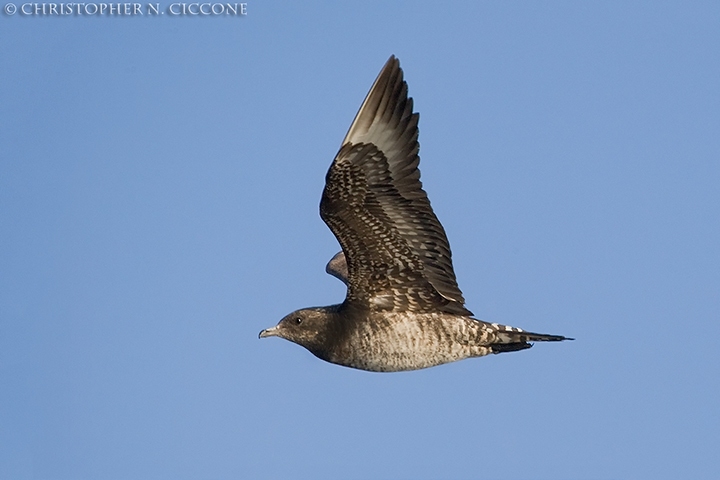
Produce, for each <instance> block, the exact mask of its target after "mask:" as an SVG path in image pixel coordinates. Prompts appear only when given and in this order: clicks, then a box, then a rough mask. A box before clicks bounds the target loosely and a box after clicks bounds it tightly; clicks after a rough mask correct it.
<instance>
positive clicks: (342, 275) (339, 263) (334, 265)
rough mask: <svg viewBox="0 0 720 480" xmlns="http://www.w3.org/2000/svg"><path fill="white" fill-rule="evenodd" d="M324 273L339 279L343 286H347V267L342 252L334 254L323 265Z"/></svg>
mask: <svg viewBox="0 0 720 480" xmlns="http://www.w3.org/2000/svg"><path fill="white" fill-rule="evenodd" d="M325 271H326V272H327V273H329V274H330V275H332V276H333V277H335V278H337V279H339V280H340V281H341V282H343V283H344V284H345V285H347V284H348V266H347V260H345V254H344V253H343V252H338V253H336V254H335V255H334V256H333V257H332V258H331V259H330V261H329V262H328V263H327V265H325Z"/></svg>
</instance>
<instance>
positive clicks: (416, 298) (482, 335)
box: [260, 56, 566, 371]
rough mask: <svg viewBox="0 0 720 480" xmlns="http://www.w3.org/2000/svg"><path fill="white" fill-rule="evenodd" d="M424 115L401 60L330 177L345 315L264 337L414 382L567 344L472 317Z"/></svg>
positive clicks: (368, 103) (328, 204) (290, 325)
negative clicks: (425, 168) (421, 135)
mask: <svg viewBox="0 0 720 480" xmlns="http://www.w3.org/2000/svg"><path fill="white" fill-rule="evenodd" d="M418 151H419V144H418V114H417V113H413V103H412V99H411V98H409V97H408V91H407V84H406V83H405V81H404V80H403V73H402V70H401V69H400V64H399V62H398V60H397V59H396V58H395V57H394V56H392V57H390V59H389V60H388V61H387V63H386V64H385V66H384V67H383V69H382V71H381V72H380V75H379V76H378V78H377V79H376V80H375V83H374V84H373V86H372V88H371V89H370V92H369V93H368V95H367V97H366V98H365V101H364V102H363V104H362V106H361V107H360V111H359V112H358V114H357V116H356V117H355V120H354V121H353V123H352V125H351V126H350V130H349V131H348V133H347V135H346V136H345V139H344V140H343V143H342V146H341V148H340V151H339V152H338V154H337V155H336V156H335V160H334V161H333V163H332V165H331V166H330V170H329V171H328V173H327V176H326V179H325V189H324V191H323V195H322V200H321V202H320V216H321V217H322V219H323V220H324V221H325V223H326V224H327V225H328V227H330V230H332V232H333V233H334V234H335V237H336V238H337V239H338V241H339V242H340V245H341V247H342V252H340V253H338V254H337V255H335V256H334V257H333V258H332V259H331V260H330V262H329V263H328V265H327V267H326V270H327V272H328V273H330V274H332V275H334V276H336V277H338V278H339V279H340V280H342V281H343V282H344V283H345V284H346V285H347V296H346V298H345V301H344V302H343V303H342V304H340V305H333V306H330V307H317V308H308V309H302V310H298V311H296V312H293V313H291V314H290V315H288V316H286V317H285V318H283V319H282V320H281V321H280V323H278V325H277V326H275V327H273V328H270V329H267V330H263V331H262V332H260V337H267V336H279V337H282V338H285V339H287V340H290V341H292V342H295V343H298V344H300V345H302V346H304V347H306V348H307V349H308V350H310V351H311V352H312V353H313V354H315V355H316V356H318V357H319V358H322V359H323V360H327V361H329V362H332V363H337V364H340V365H346V366H349V367H354V368H360V369H364V370H373V371H399V370H413V369H418V368H425V367H430V366H433V365H439V364H441V363H447V362H451V361H455V360H461V359H463V358H468V357H475V356H482V355H487V354H489V353H500V352H507V351H515V350H522V349H525V348H529V347H531V346H532V345H531V344H530V343H529V342H531V341H559V340H566V338H565V337H562V336H558V335H543V334H535V333H529V332H524V331H523V330H521V329H518V328H513V327H508V326H504V325H498V324H490V323H487V322H483V321H480V320H476V319H474V318H472V317H471V315H472V313H471V312H470V311H469V310H468V309H467V308H465V299H464V298H463V295H462V292H461V291H460V289H459V287H458V285H457V281H456V279H455V273H454V271H453V267H452V256H451V253H450V246H449V243H448V240H447V237H446V235H445V230H444V229H443V227H442V225H441V224H440V222H439V221H438V219H437V217H436V216H435V213H434V212H433V210H432V208H431V206H430V201H429V200H428V198H427V195H426V193H425V191H424V190H423V189H422V184H421V182H420V171H419V170H418V164H419V162H420V158H419V156H418Z"/></svg>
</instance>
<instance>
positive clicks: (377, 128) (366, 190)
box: [320, 56, 472, 315]
mask: <svg viewBox="0 0 720 480" xmlns="http://www.w3.org/2000/svg"><path fill="white" fill-rule="evenodd" d="M412 105H413V104H412V99H411V98H408V96H407V84H406V83H405V81H404V80H403V74H402V70H401V69H400V63H399V62H398V60H397V59H396V58H395V57H394V56H392V57H390V59H389V60H388V61H387V63H386V64H385V67H383V69H382V71H381V72H380V75H379V76H378V78H377V79H376V80H375V83H374V84H373V86H372V88H371V89H370V92H369V93H368V95H367V97H366V98H365V101H364V102H363V104H362V106H361V107H360V111H359V112H358V114H357V116H356V117H355V120H354V121H353V123H352V125H351V126H350V130H349V131H348V133H347V135H346V137H345V140H344V141H343V145H342V147H341V148H340V151H339V152H338V154H337V156H336V157H335V160H334V161H333V163H332V165H331V166H330V170H329V171H328V173H327V176H326V179H325V190H324V191H323V196H322V200H321V202H320V215H321V216H322V218H323V220H324V221H325V223H327V225H328V226H329V227H330V230H332V232H333V233H334V234H335V236H336V237H337V239H338V241H339V242H340V245H341V246H342V249H343V252H344V254H345V257H346V261H347V270H348V272H347V278H348V281H347V282H346V283H348V294H347V301H348V302H351V303H352V302H354V303H355V304H357V305H361V306H365V307H368V308H371V309H388V310H399V311H402V310H408V311H446V312H452V313H457V314H461V315H472V313H471V312H470V311H469V310H467V309H466V308H465V307H464V303H465V300H464V299H463V296H462V292H461V291H460V289H459V288H458V285H457V281H456V280H455V273H454V272H453V268H452V260H451V253H450V246H449V244H448V241H447V236H446V235H445V230H444V229H443V227H442V225H441V224H440V222H439V221H438V219H437V217H436V216H435V213H434V212H433V210H432V208H431V207H430V201H429V200H428V198H427V194H426V193H425V191H424V190H423V189H422V184H421V183H420V171H419V170H418V168H417V167H418V163H419V162H420V158H419V157H418V150H419V145H418V141H417V138H418V128H417V124H418V114H417V113H413V111H412V108H413V107H412Z"/></svg>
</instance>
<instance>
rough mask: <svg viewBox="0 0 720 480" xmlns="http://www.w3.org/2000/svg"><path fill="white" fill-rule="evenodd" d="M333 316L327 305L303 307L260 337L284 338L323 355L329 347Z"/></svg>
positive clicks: (261, 333) (263, 332)
mask: <svg viewBox="0 0 720 480" xmlns="http://www.w3.org/2000/svg"><path fill="white" fill-rule="evenodd" d="M332 317H333V315H332V312H330V311H328V309H327V307H326V308H303V309H301V310H296V311H294V312H292V313H291V314H289V315H286V316H285V317H284V318H283V319H282V320H280V322H279V323H278V324H277V325H275V326H274V327H272V328H267V329H265V330H263V331H262V332H260V335H259V337H260V338H265V337H280V338H284V339H285V340H290V341H291V342H294V343H297V344H298V345H302V346H303V347H305V348H307V349H308V350H310V351H311V352H312V353H314V354H315V355H317V356H322V352H324V351H325V350H326V349H327V347H328V325H329V324H330V322H332Z"/></svg>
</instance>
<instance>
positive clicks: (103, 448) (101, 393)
mask: <svg viewBox="0 0 720 480" xmlns="http://www.w3.org/2000/svg"><path fill="white" fill-rule="evenodd" d="M169 4H170V2H166V3H161V7H162V8H167V6H168V5H169ZM2 5H3V6H4V5H5V3H3V4H2ZM18 5H20V4H19V3H18ZM390 54H395V55H397V56H398V57H399V59H400V61H401V65H402V66H403V68H404V70H405V75H406V79H407V81H408V83H409V87H410V94H411V95H412V96H413V97H414V98H415V106H416V109H417V110H418V111H419V112H420V115H421V116H420V119H421V120H420V144H421V150H420V155H421V158H422V162H421V165H420V166H421V170H422V174H423V182H424V185H425V187H426V190H427V192H428V194H429V196H430V199H431V200H432V202H433V206H434V208H435V211H436V213H437V215H438V217H439V218H440V220H441V221H442V222H443V224H444V225H445V227H446V230H447V233H448V236H449V239H450V243H451V246H452V248H453V254H454V262H455V270H456V273H457V276H458V280H459V284H460V287H461V288H462V290H463V292H464V294H465V297H466V299H467V300H468V303H467V304H468V307H469V308H470V309H471V310H473V311H474V312H475V314H476V316H477V317H478V318H481V319H484V320H488V321H492V322H500V323H506V324H511V325H515V326H519V327H522V328H525V329H528V330H535V331H540V332H546V333H554V334H562V335H568V336H572V337H575V338H577V340H576V341H575V342H570V343H568V342H566V343H563V344H537V345H535V347H534V348H532V349H531V350H528V351H523V352H519V353H511V354H503V355H497V356H492V357H487V358H481V359H473V360H466V361H463V362H459V363H455V364H450V365H444V366H441V367H436V368H432V369H428V370H424V371H418V372H410V373H400V374H377V373H368V372H361V371H355V370H351V369H347V368H343V367H338V366H335V365H330V364H327V363H324V362H322V361H320V360H317V359H316V358H314V357H313V356H312V355H311V354H310V353H308V352H307V351H305V350H304V349H302V348H301V347H298V346H296V345H293V344H291V343H289V342H285V341H282V340H279V339H266V340H258V338H257V334H258V332H259V331H260V330H261V329H262V328H266V327H269V326H272V325H274V324H275V323H276V322H277V321H278V320H279V319H280V318H281V317H282V316H284V315H285V314H287V313H289V312H290V311H292V310H294V309H297V308H300V307H306V306H313V305H326V304H331V303H338V302H340V301H342V299H343V298H344V288H343V285H342V284H341V283H340V282H338V281H337V280H336V279H334V278H332V277H330V276H328V275H326V274H325V272H324V266H325V262H326V261H327V260H328V259H329V258H330V257H331V256H332V255H333V254H334V253H336V252H337V251H338V246H337V243H336V241H335V239H334V238H333V236H332V234H331V233H330V231H329V230H328V229H327V228H326V226H325V225H324V224H323V223H322V221H321V220H320V217H319V215H318V204H319V201H320V193H321V191H322V187H323V182H324V175H325V172H326V170H327V168H328V167H329V165H330V162H331V160H332V158H333V156H334V154H335V152H336V151H337V148H338V147H339V143H340V141H341V139H342V138H343V136H344V134H345V132H346V131H347V128H348V126H349V124H350V122H351V121H352V119H353V116H354V115H355V112H356V111H357V108H358V107H359V105H360V103H361V101H362V99H363V97H364V95H365V94H366V92H367V90H368V89H369V87H370V85H371V84H372V81H373V80H374V78H375V76H376V75H377V73H378V72H379V70H380V68H381V67H382V65H383V63H384V62H385V61H386V60H387V58H388V57H389V55H390ZM0 86H2V88H1V89H0V478H7V479H63V480H64V479H67V480H75V479H81V480H83V479H141V480H143V479H148V480H150V479H153V480H154V479H181V480H182V479H188V480H189V479H234V478H259V479H262V478H268V479H274V478H297V479H315V478H319V479H335V478H348V479H367V478H388V479H389V478H402V479H410V478H413V479H438V478H454V479H470V478H477V479H503V480H505V479H507V480H514V479H518V480H520V479H592V480H597V479H653V480H658V479H673V480H675V479H678V478H693V479H711V478H717V472H718V470H720V456H718V452H719V451H720V407H719V405H720V400H719V399H720V351H719V349H718V338H720V4H719V3H718V2H714V1H709V2H504V1H502V2H501V1H498V2H465V3H454V2H436V1H434V2H329V1H328V2H286V3H280V2H271V1H258V2H253V1H250V2H249V3H248V14H247V16H246V17H243V18H223V17H209V18H197V17H190V16H177V17H172V18H171V17H169V16H168V15H165V16H162V17H148V16H142V17H140V16H138V17H125V18H112V17H107V16H104V17H97V16H96V17H87V16H69V17H44V18H42V17H35V16H23V15H20V13H15V14H14V15H12V16H9V15H7V14H5V13H2V14H0Z"/></svg>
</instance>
